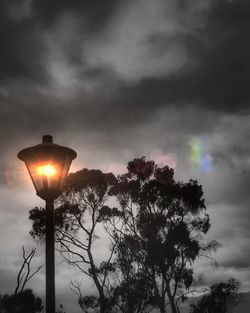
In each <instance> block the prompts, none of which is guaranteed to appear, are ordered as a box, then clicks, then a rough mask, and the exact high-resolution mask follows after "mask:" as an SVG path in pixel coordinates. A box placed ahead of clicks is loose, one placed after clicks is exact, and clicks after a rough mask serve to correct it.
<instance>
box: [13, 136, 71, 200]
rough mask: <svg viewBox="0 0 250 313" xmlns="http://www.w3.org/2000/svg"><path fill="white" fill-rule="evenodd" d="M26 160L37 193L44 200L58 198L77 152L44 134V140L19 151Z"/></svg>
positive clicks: (21, 158)
mask: <svg viewBox="0 0 250 313" xmlns="http://www.w3.org/2000/svg"><path fill="white" fill-rule="evenodd" d="M17 156H18V158H19V159H20V160H22V161H24V162H25V164H26V167H27V169H28V171H29V174H30V177H31V179H32V182H33V184H34V187H35V189H36V193H37V195H38V196H39V197H40V198H42V199H44V200H53V199H56V198H57V197H58V196H59V195H60V193H61V192H62V188H63V184H64V180H65V178H66V176H67V174H68V171H69V168H70V165H71V162H72V160H73V159H75V158H76V152H75V151H74V150H72V149H70V148H67V147H63V146H60V145H57V144H55V143H53V139H52V136H50V135H45V136H43V142H42V143H41V144H38V145H36V146H33V147H30V148H26V149H23V150H21V151H20V152H19V153H18V155H17Z"/></svg>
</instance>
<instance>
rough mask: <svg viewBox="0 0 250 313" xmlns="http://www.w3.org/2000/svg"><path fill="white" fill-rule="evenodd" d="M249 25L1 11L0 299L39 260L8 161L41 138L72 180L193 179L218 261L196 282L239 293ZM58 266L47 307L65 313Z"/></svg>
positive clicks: (243, 17) (79, 6)
mask: <svg viewBox="0 0 250 313" xmlns="http://www.w3.org/2000/svg"><path fill="white" fill-rule="evenodd" d="M249 16H250V2H249V1H248V0H199V1H192V0H155V1H152V0H127V1H121V0H105V1H97V0H92V1H85V0H70V1H68V0H53V1H49V0H11V1H9V0H0V44H1V49H0V144H1V162H0V195H1V203H0V210H1V219H0V247H1V255H0V275H1V282H0V293H4V292H11V291H12V290H13V288H14V286H15V277H16V273H17V271H18V267H19V266H20V263H21V246H22V244H24V245H25V246H26V247H27V249H28V248H29V247H32V246H33V247H36V246H37V244H36V243H35V242H34V241H33V240H32V239H31V238H30V236H29V235H28V231H29V229H30V227H31V224H30V222H29V220H28V210H29V209H31V208H32V207H34V206H40V205H43V203H42V201H40V200H39V198H37V197H36V196H35V193H34V191H33V187H32V186H31V183H30V182H29V178H28V177H27V173H26V170H25V168H24V166H23V164H22V163H21V162H20V161H18V160H17V158H16V154H17V152H18V151H19V150H20V149H22V148H24V147H27V146H30V145H33V144H36V143H39V142H40V141H41V137H42V135H44V134H52V135H53V137H54V139H55V141H56V142H57V143H59V144H63V145H68V146H70V147H72V148H74V149H75V150H76V151H77V153H78V158H77V159H76V161H75V162H74V164H73V167H72V170H77V169H80V168H83V167H87V168H100V169H102V170H103V171H110V170H112V171H114V172H116V173H118V172H119V171H123V170H124V167H125V165H126V163H127V162H128V161H129V160H131V159H132V158H134V157H138V156H142V155H145V156H146V157H147V158H152V159H154V160H155V161H156V162H158V163H161V164H168V165H171V166H173V167H174V168H175V171H176V178H177V179H179V180H184V181H186V180H188V179H189V178H194V179H198V180H199V182H200V183H202V185H203V187H204V192H205V194H204V196H205V199H206V204H207V210H208V213H209V214H210V216H211V223H212V228H211V231H210V234H209V238H213V239H217V240H218V241H220V242H221V244H222V247H221V248H220V249H219V250H218V252H217V253H216V255H215V259H216V262H217V265H216V267H214V263H215V262H214V261H212V260H208V261H206V262H203V263H202V262H201V263H200V264H199V265H198V266H197V273H201V272H202V273H203V275H204V277H205V279H206V281H207V283H208V284H210V283H213V282H214V281H215V280H216V279H225V278H228V277H231V276H233V277H235V278H238V279H240V280H241V281H242V288H243V289H244V290H250V272H249V269H250V263H249V262H250V261H249V260H250V227H249V226H250V207H249V201H250V192H249V191H250V189H249V188H250V186H249V182H250V141H249V133H250V123H249V117H250V115H249V114H250V111H249V100H250V88H249V87H250V86H249V77H250V59H249V55H250V42H249V29H250V19H249ZM37 249H38V253H37V258H36V260H35V261H34V266H35V264H36V263H39V262H40V263H41V262H43V251H44V246H41V245H40V246H37ZM59 262H60V260H58V262H57V263H59ZM60 266H61V265H59V264H58V266H57V285H58V286H57V290H58V298H59V299H60V302H62V301H63V300H62V301H61V299H63V295H64V294H67V295H68V297H70V298H71V299H72V302H74V301H75V302H76V298H75V297H74V295H73V294H71V293H70V292H69V291H68V286H67V280H68V279H70V276H71V275H73V274H72V273H71V274H68V273H69V269H67V268H65V267H63V266H62V267H60ZM43 283H44V278H43V273H42V272H41V273H40V274H39V275H38V276H37V277H36V279H34V281H33V285H32V284H31V287H33V288H34V289H35V290H36V291H37V292H38V293H40V294H42V293H43V287H41V286H43ZM88 286H90V285H88ZM58 301H59V300H58ZM67 305H68V306H67ZM66 308H68V310H71V312H72V313H73V312H74V311H73V308H71V309H69V304H66Z"/></svg>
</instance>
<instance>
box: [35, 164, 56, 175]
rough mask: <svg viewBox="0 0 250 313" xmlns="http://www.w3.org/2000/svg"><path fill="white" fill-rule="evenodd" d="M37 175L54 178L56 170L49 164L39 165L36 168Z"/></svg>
mask: <svg viewBox="0 0 250 313" xmlns="http://www.w3.org/2000/svg"><path fill="white" fill-rule="evenodd" d="M37 173H38V174H39V175H42V176H47V177H51V176H55V174H56V169H55V167H54V166H53V165H51V164H46V165H40V166H38V168H37Z"/></svg>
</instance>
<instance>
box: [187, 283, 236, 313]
mask: <svg viewBox="0 0 250 313" xmlns="http://www.w3.org/2000/svg"><path fill="white" fill-rule="evenodd" d="M238 291H239V282H238V281H237V280H235V279H233V278H230V279H229V280H227V281H226V282H220V283H217V284H214V285H212V286H211V287H210V293H209V294H207V295H204V296H203V297H202V298H201V299H200V300H199V301H198V303H197V304H196V305H194V304H193V305H192V308H191V313H226V312H227V308H228V307H232V306H234V305H236V304H237V298H238Z"/></svg>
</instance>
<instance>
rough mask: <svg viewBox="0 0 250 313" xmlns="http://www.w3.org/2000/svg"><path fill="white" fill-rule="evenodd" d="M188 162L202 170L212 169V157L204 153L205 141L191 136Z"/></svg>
mask: <svg viewBox="0 0 250 313" xmlns="http://www.w3.org/2000/svg"><path fill="white" fill-rule="evenodd" d="M189 145H190V162H191V164H192V165H193V166H195V167H197V168H199V169H200V170H202V171H204V172H207V173H208V172H210V171H211V170H212V163H213V162H212V161H213V160H212V157H211V156H210V155H209V154H207V153H206V150H207V147H206V146H205V142H204V141H201V140H200V139H199V138H192V139H191V140H190V143H189Z"/></svg>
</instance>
